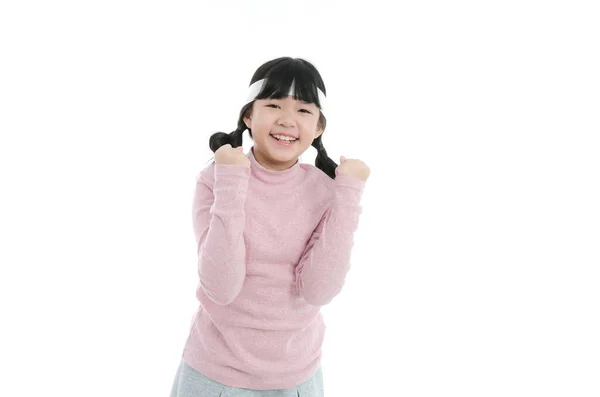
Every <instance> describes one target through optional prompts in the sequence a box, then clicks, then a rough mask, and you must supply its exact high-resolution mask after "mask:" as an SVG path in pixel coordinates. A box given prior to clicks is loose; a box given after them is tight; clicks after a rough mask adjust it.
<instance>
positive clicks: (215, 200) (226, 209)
mask: <svg viewBox="0 0 600 397" xmlns="http://www.w3.org/2000/svg"><path fill="white" fill-rule="evenodd" d="M249 176H250V168H248V167H245V166H237V165H220V164H216V165H215V167H214V185H213V186H212V187H211V183H210V181H209V179H210V178H208V175H206V174H205V172H201V173H200V175H199V177H198V178H197V180H196V188H195V192H194V200H193V205H192V213H193V227H194V235H195V238H196V244H197V252H198V276H199V278H200V286H201V287H202V289H203V290H204V292H205V293H206V295H207V296H208V297H209V298H210V299H211V300H213V301H214V302H215V303H217V304H220V305H227V304H229V303H230V302H231V301H233V300H234V299H235V297H236V296H237V295H238V294H239V292H240V291H241V289H242V286H243V284H244V279H245V278H246V246H245V243H244V237H243V232H244V226H245V219H246V216H245V212H244V204H245V202H246V196H247V193H248V180H249Z"/></svg>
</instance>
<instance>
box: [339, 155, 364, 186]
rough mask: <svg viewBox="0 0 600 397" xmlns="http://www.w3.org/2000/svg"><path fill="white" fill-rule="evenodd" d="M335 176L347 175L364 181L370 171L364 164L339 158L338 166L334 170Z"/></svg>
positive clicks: (355, 160)
mask: <svg viewBox="0 0 600 397" xmlns="http://www.w3.org/2000/svg"><path fill="white" fill-rule="evenodd" d="M335 174H336V175H347V176H351V177H354V178H358V179H360V180H362V181H366V180H367V178H369V175H370V174H371V170H370V169H369V167H367V165H366V164H365V163H363V162H362V161H360V160H357V159H347V158H346V157H344V156H342V157H340V165H338V166H337V168H336V169H335Z"/></svg>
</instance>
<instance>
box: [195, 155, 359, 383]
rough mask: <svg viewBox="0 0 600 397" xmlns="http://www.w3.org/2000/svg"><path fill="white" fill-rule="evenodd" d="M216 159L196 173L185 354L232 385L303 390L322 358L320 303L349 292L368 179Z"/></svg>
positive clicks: (206, 372)
mask: <svg viewBox="0 0 600 397" xmlns="http://www.w3.org/2000/svg"><path fill="white" fill-rule="evenodd" d="M253 150H254V148H252V149H251V150H250V151H249V152H248V153H247V154H246V155H247V156H248V158H249V159H250V161H251V166H250V168H248V167H244V166H236V165H220V164H212V165H210V166H208V167H206V168H205V169H203V170H202V171H201V172H200V174H199V175H198V178H197V180H196V190H195V193H194V199H193V226H194V233H195V236H196V242H197V248H198V276H199V284H198V288H197V291H196V296H197V299H198V301H199V306H198V311H197V312H196V313H195V316H194V320H193V323H192V326H191V328H190V333H189V336H188V338H187V341H186V343H185V347H184V350H183V359H184V361H185V362H186V363H187V364H188V365H190V366H191V367H192V368H195V369H196V370H198V371H200V372H201V373H202V374H204V375H205V376H207V377H209V378H211V379H213V380H216V381H217V382H220V383H223V384H225V385H227V386H229V387H241V388H247V389H257V390H268V389H287V388H292V387H295V386H297V385H299V384H301V383H303V382H305V381H306V380H308V379H309V378H311V377H312V376H313V375H314V373H315V372H316V370H317V369H318V367H319V365H320V364H321V347H322V344H323V340H324V336H325V329H326V326H325V323H324V321H323V317H322V315H321V313H320V307H321V306H323V305H326V304H328V303H329V302H331V300H332V299H333V298H334V297H335V296H336V295H337V294H338V293H339V292H340V291H341V289H342V286H343V285H344V279H345V277H346V274H347V272H348V270H349V269H350V255H351V250H352V246H353V244H354V241H353V234H354V232H355V231H356V229H357V227H358V220H359V215H360V213H361V210H362V209H361V206H360V200H361V196H362V192H363V190H364V185H365V182H364V181H362V180H360V179H357V178H353V177H349V176H346V175H340V176H337V177H336V179H335V180H334V179H331V178H330V177H329V176H327V175H326V174H325V173H324V172H323V171H321V170H320V169H318V168H316V167H315V166H313V165H309V164H304V163H300V162H297V163H296V164H295V165H294V166H293V167H291V168H289V169H287V170H284V171H272V170H268V169H266V168H264V167H263V166H261V165H260V164H259V163H258V162H257V161H256V158H255V157H254V151H253Z"/></svg>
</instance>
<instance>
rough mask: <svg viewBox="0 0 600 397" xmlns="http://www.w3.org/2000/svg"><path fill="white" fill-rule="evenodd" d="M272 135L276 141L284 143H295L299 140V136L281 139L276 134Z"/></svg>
mask: <svg viewBox="0 0 600 397" xmlns="http://www.w3.org/2000/svg"><path fill="white" fill-rule="evenodd" d="M271 137H272V138H273V139H275V140H276V141H278V142H282V143H294V142H296V141H297V140H298V138H291V139H280V138H277V137H276V136H274V135H271Z"/></svg>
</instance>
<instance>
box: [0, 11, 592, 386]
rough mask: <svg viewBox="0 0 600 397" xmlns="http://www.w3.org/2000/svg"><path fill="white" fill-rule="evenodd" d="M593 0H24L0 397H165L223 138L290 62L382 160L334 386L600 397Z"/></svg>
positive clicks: (1, 212)
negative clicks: (200, 177) (194, 220)
mask: <svg viewBox="0 0 600 397" xmlns="http://www.w3.org/2000/svg"><path fill="white" fill-rule="evenodd" d="M217 3H218V5H217ZM593 3H594V2H592V1H588V2H584V1H545V2H542V1H537V2H534V1H523V0H521V1H503V2H489V1H488V2H482V1H470V2H469V1H456V2H442V1H438V2H432V1H419V2H410V3H400V4H395V5H392V4H394V3H393V2H390V3H387V2H386V3H384V2H378V1H368V2H361V3H348V2H341V1H338V2H332V1H330V2H326V1H322V2H316V1H294V2H289V1H245V2H243V1H220V2H197V1H185V2H184V1H174V2H166V1H161V2H158V1H144V2H142V1H103V2H87V1H55V2H49V1H48V2H42V1H37V2H33V1H6V2H2V5H1V6H0V46H1V47H0V57H1V62H0V133H1V140H0V178H1V179H0V181H1V182H0V183H1V184H0V189H1V194H0V200H1V206H0V237H1V240H0V265H1V273H0V305H1V306H0V307H1V311H0V316H1V317H0V321H1V323H0V325H1V327H0V366H1V368H0V395H2V396H7V397H8V396H34V395H48V396H50V395H51V396H58V395H60V396H167V395H168V393H169V390H170V387H171V383H172V380H173V377H174V375H175V370H176V367H177V364H178V362H179V357H180V354H181V351H182V349H183V344H184V342H185V338H186V337H187V332H188V327H189V325H190V324H189V323H190V320H191V316H192V315H193V313H194V311H195V309H196V301H195V297H194V294H195V288H196V283H197V279H196V274H197V273H196V254H195V243H194V240H193V233H192V227H191V198H192V192H193V188H194V183H195V176H196V174H197V173H198V172H199V170H200V169H202V167H203V166H204V165H205V164H206V162H207V161H209V160H210V158H211V156H212V152H211V151H210V150H209V148H208V138H209V137H210V135H211V134H212V133H213V132H215V131H225V132H230V131H232V130H233V129H235V127H236V120H237V115H238V112H239V108H240V102H241V100H242V99H243V98H244V97H245V90H246V87H247V86H248V84H249V82H250V78H251V76H252V74H253V73H254V71H255V69H256V68H257V67H258V66H259V65H260V64H262V63H263V62H265V61H267V60H269V59H272V58H275V57H279V56H293V57H301V58H305V59H307V60H309V61H311V62H313V63H314V64H315V65H316V66H317V68H319V70H320V71H321V73H322V75H323V78H324V80H325V84H326V87H327V90H328V94H329V95H328V98H329V104H330V108H329V112H328V115H327V117H328V128H327V130H326V132H325V135H324V138H323V141H324V143H325V146H326V148H327V149H328V151H329V154H330V155H331V157H332V158H333V159H334V160H336V161H338V160H339V156H340V155H345V156H347V157H349V158H360V159H362V160H363V161H365V162H366V163H367V164H368V165H369V166H370V167H371V172H372V173H371V177H370V179H369V181H368V182H367V188H366V191H365V194H364V196H363V202H362V203H363V215H362V217H361V220H360V225H359V231H358V232H357V233H356V234H355V248H354V250H353V255H352V258H353V259H352V268H351V271H350V273H349V275H348V278H347V281H346V285H345V287H344V289H343V290H342V293H341V294H340V295H339V296H338V297H337V298H335V299H334V301H333V302H332V303H331V304H329V305H328V306H325V307H323V313H324V316H325V321H326V323H327V325H328V331H327V332H328V333H327V335H326V342H325V346H324V356H323V368H324V375H325V388H326V395H327V396H328V397H337V396H376V395H377V396H380V395H381V396H410V397H417V396H463V397H464V396H486V397H490V396H578V397H583V396H598V395H599V394H600V341H599V338H598V335H600V319H599V316H600V292H599V288H598V286H599V285H600V277H599V274H600V272H599V266H600V248H599V246H600V226H599V225H600V210H599V205H598V203H600V186H599V184H600V160H599V157H600V156H599V153H600V144H599V142H600V140H599V133H600V128H599V124H600V123H599V109H600V96H599V92H600V77H599V76H600V74H599V73H598V71H599V70H600V59H599V49H600V39H599V38H600V25H599V24H598V20H599V19H600V14H599V13H598V12H597V11H596V10H595V9H594V8H593ZM250 144H251V142H250V141H249V138H248V135H247V134H245V142H244V147H245V148H246V149H247V148H248V147H249V146H250ZM313 151H314V149H313V148H310V149H309V150H308V151H307V152H306V153H305V155H303V158H302V160H303V162H310V163H312V161H313V159H314V156H315V153H313Z"/></svg>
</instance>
